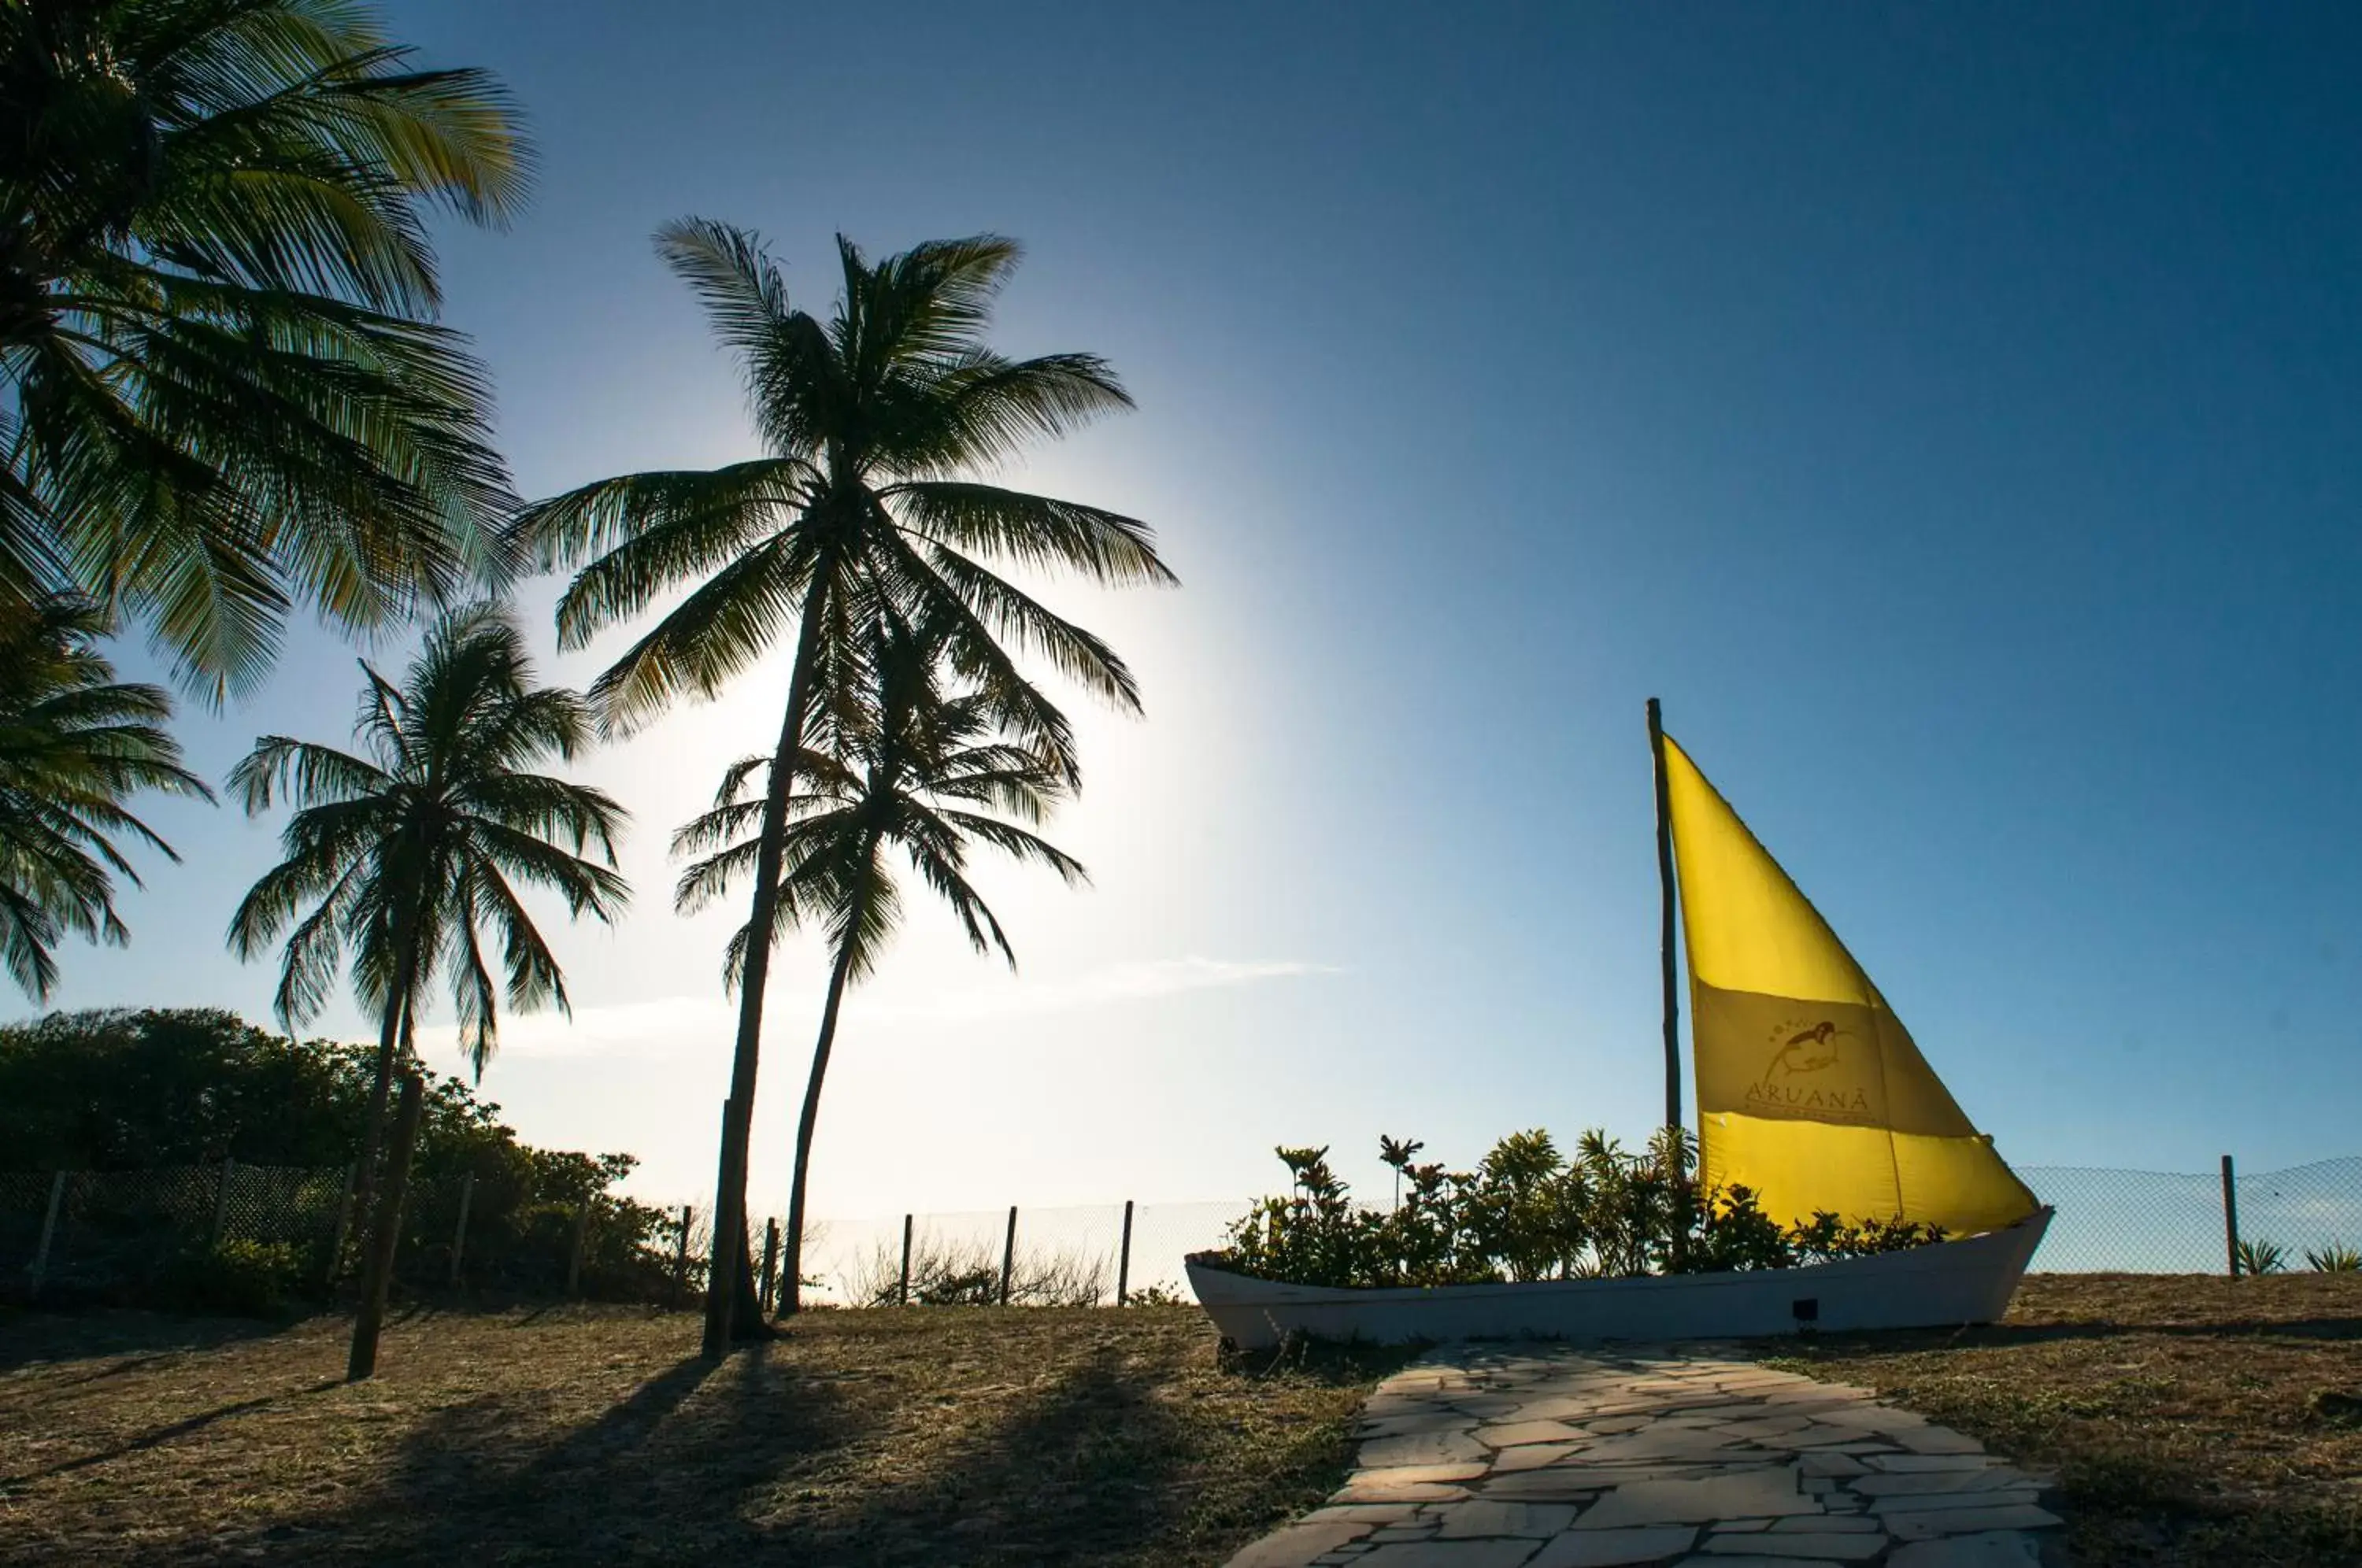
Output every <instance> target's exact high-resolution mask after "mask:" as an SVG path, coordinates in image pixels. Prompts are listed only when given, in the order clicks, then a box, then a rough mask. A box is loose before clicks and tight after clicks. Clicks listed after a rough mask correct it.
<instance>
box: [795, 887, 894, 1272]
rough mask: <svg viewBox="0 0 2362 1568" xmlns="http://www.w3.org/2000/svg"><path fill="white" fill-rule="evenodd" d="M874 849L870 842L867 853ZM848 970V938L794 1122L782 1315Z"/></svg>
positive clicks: (799, 1260) (800, 1245)
mask: <svg viewBox="0 0 2362 1568" xmlns="http://www.w3.org/2000/svg"><path fill="white" fill-rule="evenodd" d="M876 853H877V849H876V847H875V845H873V846H872V847H871V849H870V854H871V855H875V854H876ZM865 858H866V857H865ZM857 903H858V900H856V904H857ZM852 972H853V943H852V941H851V940H850V939H849V938H848V940H847V941H846V942H845V944H844V946H843V947H841V948H840V949H838V951H837V955H836V963H835V966H833V967H832V968H831V969H830V970H829V974H828V1001H827V1002H826V1004H825V1005H823V1006H822V1009H821V1014H820V1039H819V1040H818V1041H817V1042H815V1043H814V1044H813V1045H812V1064H811V1077H810V1078H809V1079H807V1080H806V1081H805V1084H804V1112H803V1116H802V1118H801V1119H800V1120H799V1121H797V1123H796V1179H795V1185H794V1186H792V1187H789V1189H788V1236H787V1268H786V1272H785V1273H784V1274H783V1275H781V1277H780V1281H779V1316H780V1317H782V1318H785V1317H788V1316H789V1315H790V1314H792V1313H794V1312H797V1311H799V1310H800V1309H802V1306H803V1294H802V1293H803V1261H804V1177H805V1176H806V1174H807V1173H808V1172H809V1171H810V1170H811V1147H812V1130H813V1129H814V1128H815V1127H816V1126H818V1125H819V1123H820V1088H821V1082H822V1079H824V1078H826V1077H828V1054H829V1052H830V1051H831V1050H833V1049H834V1047H835V1045H836V1010H837V1007H838V1005H839V1004H840V1003H842V1002H843V1001H844V982H845V979H846V977H848V976H850V975H851V974H852Z"/></svg>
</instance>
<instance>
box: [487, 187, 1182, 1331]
mask: <svg viewBox="0 0 2362 1568" xmlns="http://www.w3.org/2000/svg"><path fill="white" fill-rule="evenodd" d="M657 248H658V250H659V251H660V252H661V254H662V255H663V257H664V258H665V259H666V260H667V262H668V263H669V264H670V265H671V267H672V268H673V270H674V271H676V272H677V273H679V275H680V276H681V277H682V278H683V279H684V280H685V281H686V282H688V283H689V285H690V288H691V289H692V290H693V291H694V292H695V293H697V295H698V296H699V298H700V299H701V301H702V302H703V304H704V305H705V307H706V311H707V314H708V315H709V317H710V318H711V320H712V324H713V327H714V330H715V331H716V332H717V333H718V334H719V336H720V337H721V338H722V340H723V343H724V344H726V345H727V346H728V347H729V348H732V349H733V350H734V352H735V353H736V354H737V356H738V358H739V360H740V362H741V366H742V368H743V370H744V371H745V378H746V385H747V394H748V402H749V404H750V407H751V413H752V415H753V419H754V424H755V428H756V434H757V436H759V437H760V438H761V440H762V443H763V445H764V447H765V448H766V450H765V453H764V455H763V456H761V457H758V458H751V459H749V460H747V461H745V462H741V463H734V464H731V465H729V466H727V467H725V468H721V469H712V470H697V471H675V472H660V473H643V474H630V475H625V476H623V477H621V478H617V479H611V480H601V481H599V482H597V483H595V484H590V485H585V486H583V487H582V488H580V489H579V490H575V491H569V492H568V493H567V494H564V495H561V496H557V497H556V498H555V499H553V500H550V501H546V502H540V503H538V504H536V505H535V506H533V507H530V508H528V509H527V511H526V513H524V526H525V528H526V530H527V532H528V534H529V535H530V536H533V537H535V538H537V539H538V541H539V542H540V545H541V547H542V550H543V552H544V555H545V558H546V562H547V563H548V564H552V565H559V566H569V567H574V566H579V568H580V569H579V572H578V573H577V575H576V577H575V579H574V581H573V583H572V585H571V586H570V587H569V588H568V591H567V592H566V594H565V596H564V597H563V598H562V599H561V600H560V601H559V603H558V610H557V619H558V632H559V638H560V641H561V643H562V644H563V645H564V646H568V647H576V646H582V645H583V644H585V643H587V642H588V641H590V638H591V637H592V636H594V635H596V634H597V633H599V632H600V631H601V630H602V629H603V628H605V627H608V626H610V625H613V624H615V623H616V622H619V621H623V620H625V619H629V618H631V617H635V616H636V615H638V614H640V613H643V612H644V611H646V610H647V609H648V608H650V607H651V606H652V605H653V604H654V603H655V602H657V598H658V596H659V595H662V594H664V593H666V592H667V591H669V590H671V589H672V588H674V587H675V586H676V585H678V584H681V583H685V582H693V583H694V584H695V586H694V587H693V588H692V589H691V590H690V592H689V594H688V595H687V597H686V598H684V599H682V600H681V602H679V604H677V605H675V606H674V607H673V608H672V609H671V610H670V611H669V612H668V613H666V614H665V615H664V616H663V618H662V619H661V620H659V621H658V622H657V624H656V626H655V627H654V628H653V629H651V630H649V631H648V632H647V633H646V635H642V636H641V637H640V638H639V639H638V640H637V641H635V642H634V643H633V644H632V646H630V647H629V648H628V649H626V650H625V651H624V655H623V657H621V658H620V659H619V660H618V661H617V662H616V663H615V665H614V666H613V668H610V669H609V670H608V671H607V672H606V673H605V674H604V675H602V676H601V677H600V678H599V679H598V681H597V682H595V683H594V684H593V686H592V687H591V696H592V698H593V700H594V701H597V702H598V703H599V704H600V707H601V711H602V721H603V722H604V723H606V724H607V725H608V726H609V727H610V728H613V729H617V730H629V729H631V728H633V727H635V726H636V725H638V724H640V723H645V722H646V721H647V720H649V719H650V718H652V717H654V716H655V715H656V714H657V713H658V712H661V711H662V710H663V709H664V708H665V707H666V706H668V704H669V703H671V702H672V701H675V700H676V699H678V698H680V697H684V696H687V697H695V698H710V697H712V696H714V695H715V694H717V693H718V692H720V691H721V690H722V689H723V686H724V685H726V684H727V683H728V681H729V680H730V679H731V678H732V677H734V676H735V675H737V674H738V673H740V672H741V671H743V670H745V668H747V667H748V666H750V665H752V664H753V663H755V662H756V660H757V659H758V658H760V657H762V655H763V654H764V653H765V652H766V651H767V650H768V649H769V648H771V647H772V646H774V645H775V644H776V643H778V641H779V640H781V639H782V638H783V637H787V636H789V635H792V637H793V639H794V649H795V653H794V660H793V663H792V665H791V667H790V669H789V678H788V697H787V702H786V706H785V709H784V711H783V712H781V714H780V718H779V733H778V741H777V743H776V744H775V745H773V746H772V748H771V751H770V754H769V755H770V763H769V766H767V767H766V768H765V769H764V770H763V771H764V778H765V792H764V797H763V801H762V809H761V813H760V821H759V827H758V830H757V833H756V839H755V844H756V865H755V867H754V875H753V876H752V878H750V881H751V889H750V891H749V899H748V902H749V908H748V919H747V928H748V929H749V930H751V931H756V932H766V933H767V932H772V931H775V930H776V929H777V926H778V918H777V917H778V909H777V900H778V888H779V885H780V869H781V867H782V865H783V863H784V855H785V847H786V842H787V827H788V814H789V813H788V801H789V796H790V795H791V793H792V792H793V787H794V783H795V778H796V773H797V768H798V759H799V757H800V756H801V753H802V750H803V746H804V743H805V740H806V738H807V736H806V734H805V730H806V722H807V719H808V718H809V716H810V714H811V712H812V711H813V709H814V706H815V704H820V703H825V702H828V701H834V700H837V699H838V698H840V697H841V696H842V695H843V694H844V693H846V692H849V691H851V690H854V689H855V685H856V682H857V679H858V675H857V672H858V669H859V667H860V665H861V664H862V662H863V660H864V659H865V657H866V653H867V650H866V646H865V643H864V638H865V637H866V635H867V632H868V629H869V628H870V627H872V626H873V625H874V624H876V619H877V618H876V616H875V614H874V613H871V607H874V605H876V604H877V603H879V602H885V603H889V604H891V605H893V606H896V607H898V608H899V609H900V611H901V612H902V613H905V614H910V615H916V614H917V613H919V612H920V608H921V607H922V606H924V607H927V613H930V614H933V615H936V616H939V617H940V619H941V622H942V625H943V628H944V631H943V635H944V637H945V638H946V639H947V641H948V646H949V648H950V650H951V657H955V659H956V660H957V661H958V662H959V664H960V667H961V668H963V669H965V670H966V671H967V672H969V673H970V674H972V675H975V676H977V677H978V678H980V679H990V680H993V681H995V682H997V683H999V684H1000V685H1002V686H1004V687H1007V686H1011V685H1013V684H1016V683H1018V682H1020V681H1021V677H1020V676H1019V675H1018V673H1017V670H1016V668H1015V667H1014V665H1013V663H1012V661H1011V658H1010V650H1009V648H1006V647H1004V646H1002V645H1003V643H1004V642H1006V643H1008V644H1009V645H1010V646H1013V647H1014V648H1015V649H1017V650H1018V651H1019V652H1026V651H1032V652H1038V653H1042V654H1044V655H1046V656H1048V657H1049V658H1050V659H1051V661H1052V662H1053V663H1054V665H1055V666H1056V667H1057V668H1059V669H1061V670H1062V671H1063V672H1065V674H1066V675H1068V676H1069V677H1071V678H1073V679H1077V680H1079V681H1080V682H1082V684H1083V685H1085V686H1086V687H1087V688H1088V689H1089V690H1093V691H1095V692H1097V693H1098V694H1099V695H1101V696H1103V697H1105V698H1107V699H1109V700H1110V701H1113V702H1115V703H1116V704H1117V705H1119V706H1120V707H1124V708H1129V709H1137V707H1138V706H1139V694H1138V691H1137V690H1136V688H1135V686H1134V684H1133V681H1132V678H1131V672H1130V671H1129V670H1128V669H1126V668H1124V665H1123V662H1122V660H1121V659H1120V658H1119V657H1116V654H1115V652H1114V650H1112V649H1111V648H1109V646H1107V645H1106V644H1105V643H1103V642H1101V641H1100V640H1099V639H1098V637H1096V636H1093V635H1091V634H1090V633H1089V632H1087V631H1085V630H1084V629H1083V628H1082V627H1080V626H1077V625H1076V624H1074V623H1072V622H1070V621H1068V620H1065V618H1063V617H1061V616H1059V615H1057V614H1055V613H1053V612H1052V611H1051V610H1050V609H1049V608H1048V607H1047V606H1045V605H1043V603H1042V602H1040V601H1038V600H1036V599H1034V598H1033V597H1032V596H1031V595H1030V594H1028V593H1027V592H1025V591H1023V590H1022V589H1021V588H1020V587H1018V586H1017V585H1016V584H1015V583H1013V582H1011V581H1010V580H1008V579H1007V578H1005V577H1003V576H1001V575H1000V574H999V572H997V571H995V570H994V569H992V563H996V562H998V563H1015V564H1017V565H1019V566H1022V567H1027V568H1058V569H1071V570H1076V571H1080V572H1081V573H1083V574H1084V575H1086V576H1087V577H1090V578H1092V579H1095V580H1098V581H1100V582H1106V583H1169V582H1172V581H1173V580H1174V578H1173V575H1172V573H1171V572H1170V571H1169V570H1168V569H1166V568H1165V566H1164V562H1163V561H1162V560H1160V559H1159V558H1157V554H1156V549H1155V546H1154V543H1153V538H1152V536H1151V534H1150V531H1149V529H1148V527H1147V526H1146V525H1143V524H1142V523H1140V522H1137V521H1135V520H1134V519H1132V518H1130V517H1125V516H1121V515H1120V514H1118V513H1112V512H1107V511H1103V510H1100V509H1099V508H1097V507H1092V506H1086V505H1082V504H1080V503H1078V502H1070V501H1058V500H1053V499H1051V498H1049V497H1046V496H1040V495H1032V494H1028V493H1025V492H1022V491H1013V490H1007V489H1003V488H1000V487H999V486H996V485H991V484H987V483H985V482H983V481H981V480H977V479H976V478H973V477H968V476H972V475H973V473H974V472H975V471H976V470H978V469H987V468H989V467H991V466H992V465H995V464H997V463H999V462H1001V461H1003V460H1005V459H1007V458H1010V457H1012V456H1014V455H1015V454H1016V453H1017V452H1018V450H1019V449H1020V448H1021V446H1022V445H1023V443H1024V442H1025V440H1026V439H1027V438H1028V437H1030V436H1058V435H1062V434H1064V433H1065V432H1067V431H1069V430H1071V429H1074V428H1075V427H1076V426H1077V425H1081V424H1082V423H1084V422H1085V421H1087V420H1088V419H1091V418H1093V417H1096V416H1097V415H1099V414H1105V413H1109V412H1111V411H1114V410H1118V409H1124V408H1129V407H1130V406H1131V399H1130V398H1129V397H1128V396H1127V395H1126V394H1125V392H1124V391H1123V389H1122V387H1121V386H1120V384H1119V383H1118V382H1117V381H1116V379H1115V376H1114V374H1113V372H1112V371H1111V370H1109V368H1108V366H1107V365H1106V363H1105V362H1104V361H1102V360H1100V359H1098V358H1097V357H1096V356H1093V355H1088V354H1050V355H1044V356H1042V357H1040V358H1036V359H1008V358H1006V357H1005V356H1002V355H1000V354H998V353H996V352H994V351H993V350H992V349H991V348H989V347H988V346H987V344H986V342H985V338H984V333H985V328H986V326H987V325H988V321H989V317H990V308H991V304H992V301H993V298H994V296H995V295H996V294H997V293H998V292H999V289H1000V287H1001V285H1002V284H1003V283H1004V282H1006V281H1007V279H1008V277H1009V274H1010V271H1011V270H1012V269H1013V268H1014V267H1015V266H1016V264H1017V260H1018V248H1017V247H1016V245H1015V244H1014V243H1012V242H1011V241H1010V240H1007V239H1002V238H999V237H994V236H989V235H988V236H983V237H977V238H971V239H953V240H940V241H933V242H930V243H927V244H923V245H920V246H917V247H915V248H912V249H910V250H907V251H904V252H902V253H901V254H900V255H895V256H889V257H887V258H885V259H883V260H880V261H877V262H875V263H873V262H871V261H870V260H868V259H866V257H865V256H864V255H863V254H862V253H861V251H860V250H859V249H858V248H855V246H854V245H853V244H852V242H851V241H849V240H846V239H844V237H842V236H840V237H838V240H837V257H838V265H839V271H840V274H841V286H842V289H843V293H841V294H840V296H839V297H838V299H837V302H836V304H835V307H834V309H833V312H832V313H831V314H830V315H829V316H828V317H827V319H825V320H822V319H821V318H820V317H817V316H814V315H811V314H809V313H807V312H805V311H803V310H801V309H799V308H797V307H796V306H795V305H793V304H791V303H790V302H789V293H788V286H787V282H786V278H785V276H784V275H783V274H782V273H781V272H780V271H779V269H778V266H777V265H776V264H775V263H774V262H773V261H772V260H771V259H770V258H769V257H768V256H767V254H765V252H764V250H763V248H762V246H761V243H760V242H759V241H758V240H757V239H756V237H754V236H753V235H752V234H750V233H748V232H746V231H745V230H743V229H737V228H732V227H729V226H726V225H722V224H716V223H709V222H705V221H703V220H700V219H694V218H692V219H685V220H683V221H681V222H679V223H675V224H672V225H669V226H667V227H666V228H664V229H662V230H660V231H659V232H658V234H657ZM1036 717H1037V719H1038V720H1039V721H1040V725H1039V727H1038V729H1037V730H1036V731H1035V732H1034V733H1032V734H1027V735H1024V736H1022V737H1021V738H1022V739H1023V740H1025V741H1026V742H1027V744H1030V745H1034V746H1036V747H1037V748H1039V749H1040V750H1041V751H1042V752H1043V755H1044V756H1048V757H1051V758H1053V759H1054V760H1055V761H1056V762H1057V764H1058V765H1059V766H1060V767H1069V768H1070V758H1071V738H1070V736H1069V734H1068V733H1067V730H1066V726H1065V720H1064V719H1063V718H1062V717H1060V716H1059V715H1057V714H1056V712H1055V711H1054V710H1052V709H1047V707H1046V705H1043V711H1041V712H1037V713H1036ZM769 974H770V944H769V943H768V942H767V941H763V942H756V943H753V944H749V945H748V946H747V948H746V950H745V955H744V961H743V963H741V964H740V965H739V966H738V970H737V981H738V1030H737V1041H736V1046H735V1051H734V1055H733V1058H732V1064H731V1075H730V1099H729V1108H730V1109H729V1114H728V1115H727V1116H726V1117H725V1118H724V1121H723V1137H722V1147H721V1154H720V1160H719V1168H718V1171H717V1176H716V1183H715V1194H714V1205H713V1211H714V1224H713V1237H714V1266H713V1269H712V1276H711V1278H712V1283H711V1286H710V1287H709V1291H708V1295H707V1299H706V1335H705V1352H706V1353H707V1354H708V1355H710V1356H711V1355H719V1354H721V1353H723V1349H724V1348H725V1347H726V1345H727V1343H728V1342H729V1341H730V1340H731V1339H732V1338H733V1337H745V1336H746V1335H748V1334H756V1333H759V1332H760V1331H761V1325H760V1324H759V1323H754V1322H743V1321H741V1320H743V1319H745V1317H746V1316H748V1315H747V1314H745V1313H743V1312H741V1311H740V1310H739V1308H738V1303H739V1302H740V1301H741V1300H744V1299H750V1298H751V1295H752V1292H751V1287H750V1286H748V1285H747V1283H746V1282H747V1278H748V1270H747V1264H746V1263H745V1253H746V1237H745V1216H746V1151H747V1144H748V1141H749V1132H750V1125H751V1122H752V1120H753V1116H754V1105H755V1082H756V1066H757V1064H758V1058H759V1055H760V1050H761V1037H762V1016H763V999H764V994H765V990H766V988H767V983H768V980H769ZM734 1255H735V1259H734ZM732 1281H735V1282H736V1287H735V1288H733V1287H732V1285H731V1282H732Z"/></svg>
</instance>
